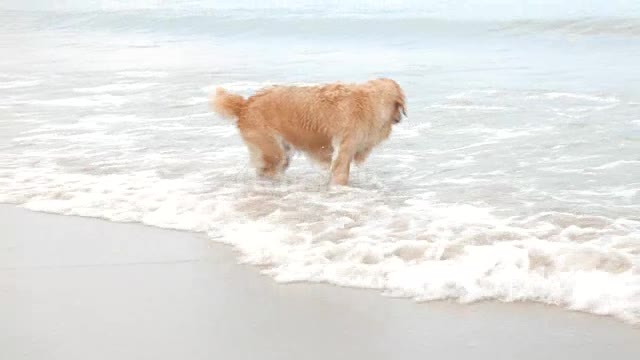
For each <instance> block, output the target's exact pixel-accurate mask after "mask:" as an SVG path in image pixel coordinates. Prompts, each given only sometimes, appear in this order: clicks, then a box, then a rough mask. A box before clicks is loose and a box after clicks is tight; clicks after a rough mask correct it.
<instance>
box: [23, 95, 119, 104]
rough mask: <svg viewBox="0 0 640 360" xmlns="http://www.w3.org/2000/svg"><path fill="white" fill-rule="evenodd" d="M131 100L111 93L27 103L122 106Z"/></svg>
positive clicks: (28, 101) (28, 102)
mask: <svg viewBox="0 0 640 360" xmlns="http://www.w3.org/2000/svg"><path fill="white" fill-rule="evenodd" d="M128 101H129V100H128V99H127V98H125V97H122V96H115V95H109V94H103V95H92V96H77V97H70V98H61V99H49V100H27V101H24V103H26V104H33V105H45V106H61V107H96V106H120V105H123V104H125V103H127V102H128Z"/></svg>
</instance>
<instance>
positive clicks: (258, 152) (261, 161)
mask: <svg viewBox="0 0 640 360" xmlns="http://www.w3.org/2000/svg"><path fill="white" fill-rule="evenodd" d="M242 138H243V139H244V141H245V143H246V144H247V147H248V148H249V152H250V153H251V160H252V163H253V165H254V166H255V168H256V170H257V172H258V175H260V176H265V177H270V178H272V177H275V176H276V175H278V174H279V173H281V172H282V171H283V170H284V169H285V166H286V165H288V159H287V156H286V154H285V150H284V148H283V146H282V144H280V142H279V141H278V140H277V139H275V138H274V137H272V136H270V135H265V134H261V133H257V132H247V133H243V134H242Z"/></svg>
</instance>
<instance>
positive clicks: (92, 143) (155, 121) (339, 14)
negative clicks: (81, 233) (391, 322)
mask: <svg viewBox="0 0 640 360" xmlns="http://www.w3.org/2000/svg"><path fill="white" fill-rule="evenodd" d="M368 3H369V2H365V1H354V2H338V1H329V2H312V1H301V2H300V1H272V2H257V1H256V2H251V1H217V2H215V1H208V2H207V1H182V2H171V4H170V5H165V4H163V3H162V2H156V1H141V2H120V1H82V2H81V1H77V2H76V1H66V2H59V3H55V4H51V2H46V1H31V2H29V1H27V2H22V1H8V2H7V1H5V2H3V4H2V5H0V53H1V54H2V55H1V56H0V202H4V203H11V204H16V205H19V206H22V207H25V208H28V209H32V210H37V211H45V212H52V213H58V214H65V215H80V216H90V217H99V218H104V219H109V220H113V221H126V222H139V223H143V224H147V225H151V226H158V227H163V228H172V229H182V230H189V231H197V232H203V233H206V234H208V236H209V237H210V238H211V239H212V240H213V241H217V242H223V243H227V244H230V245H232V246H233V247H235V248H236V249H237V250H238V253H239V259H238V261H240V262H244V263H250V264H257V265H261V266H260V268H259V269H261V271H262V272H263V273H265V274H267V275H269V276H271V277H272V278H273V279H274V280H275V281H278V282H293V281H310V282H326V283H331V284H336V285H341V286H352V287H362V288H374V289H378V290H379V292H380V293H381V294H385V295H390V296H400V297H408V298H412V299H415V300H417V301H427V300H434V299H453V300H456V301H460V302H472V301H477V300H485V299H493V300H499V301H536V302H542V303H546V304H555V305H559V306H563V307H566V308H568V309H573V310H580V311H585V312H590V313H595V314H606V315H612V316H615V317H616V318H619V319H621V320H624V321H628V322H632V323H638V322H640V6H639V5H638V2H634V1H577V0H576V1H565V2H557V1H540V2H536V4H532V2H528V1H508V2H507V1H503V2H501V1H488V0H487V1H463V2H438V3H436V4H423V2H421V1H404V2H403V1H385V2H376V3H375V4H373V5H372V4H368ZM558 3H560V4H558ZM382 76H384V77H390V78H393V79H395V80H396V81H398V83H399V84H400V85H401V86H402V87H403V88H404V89H405V92H406V95H407V108H408V114H409V117H408V118H407V119H405V120H403V122H402V123H400V124H399V125H397V126H395V127H394V130H393V134H392V136H391V137H390V139H389V140H388V141H386V142H385V143H384V144H383V145H381V146H380V147H379V148H377V149H375V150H374V152H373V154H372V155H371V157H370V160H369V161H367V162H366V163H365V164H364V165H363V166H362V167H355V168H354V169H353V170H352V181H351V184H350V186H349V187H347V188H340V187H337V188H336V187H330V186H329V185H328V180H329V177H328V173H327V171H326V170H324V169H322V168H319V167H317V166H314V165H313V164H311V163H310V162H309V161H308V160H307V159H306V158H305V157H304V156H302V155H299V156H296V157H295V158H294V159H293V163H292V166H291V167H290V168H289V170H288V171H287V173H286V175H285V176H284V177H283V178H282V179H281V180H279V181H265V180H260V179H258V178H256V175H255V172H254V170H253V169H252V168H251V167H250V166H249V157H248V152H247V150H246V148H245V147H244V145H243V144H242V142H241V140H240V138H239V136H238V132H237V130H236V129H235V127H234V125H233V123H232V122H230V121H228V120H223V119H221V118H218V117H217V116H216V115H214V114H212V113H211V112H210V111H209V109H208V105H207V102H208V97H209V95H210V94H211V93H212V91H213V90H214V89H215V87H217V86H222V87H224V88H226V89H227V90H229V91H232V92H237V93H240V94H242V95H247V96H248V95H251V94H252V93H253V92H255V91H256V90H257V89H259V88H262V87H264V86H268V85H272V84H300V85H305V84H307V85H308V84H317V83H324V82H334V81H343V82H359V81H365V80H368V79H371V78H375V77H382Z"/></svg>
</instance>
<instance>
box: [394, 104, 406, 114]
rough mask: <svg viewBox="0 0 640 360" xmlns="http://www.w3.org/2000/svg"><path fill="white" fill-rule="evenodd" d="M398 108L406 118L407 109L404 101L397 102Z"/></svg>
mask: <svg viewBox="0 0 640 360" xmlns="http://www.w3.org/2000/svg"><path fill="white" fill-rule="evenodd" d="M396 107H397V108H398V111H399V112H401V113H402V115H404V117H407V108H406V107H405V105H404V101H396Z"/></svg>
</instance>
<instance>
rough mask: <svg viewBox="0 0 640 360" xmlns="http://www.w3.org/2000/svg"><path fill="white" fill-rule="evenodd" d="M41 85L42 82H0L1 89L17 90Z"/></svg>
mask: <svg viewBox="0 0 640 360" xmlns="http://www.w3.org/2000/svg"><path fill="white" fill-rule="evenodd" d="M40 83H41V81H40V80H10V81H3V82H0V89H15V88H24V87H32V86H37V85H39V84H40Z"/></svg>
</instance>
